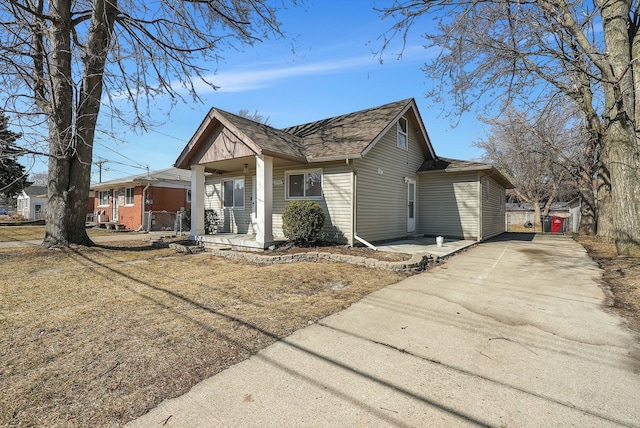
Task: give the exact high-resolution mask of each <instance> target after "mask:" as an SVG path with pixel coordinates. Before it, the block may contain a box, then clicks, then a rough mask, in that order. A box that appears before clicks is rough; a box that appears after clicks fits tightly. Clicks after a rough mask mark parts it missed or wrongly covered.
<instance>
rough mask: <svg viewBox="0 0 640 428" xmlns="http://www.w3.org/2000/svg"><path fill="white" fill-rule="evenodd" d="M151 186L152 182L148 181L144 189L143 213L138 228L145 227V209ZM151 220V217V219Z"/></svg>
mask: <svg viewBox="0 0 640 428" xmlns="http://www.w3.org/2000/svg"><path fill="white" fill-rule="evenodd" d="M149 187H151V183H147V186H146V187H145V188H144V189H142V215H141V216H140V228H139V229H138V230H142V229H143V228H144V209H145V208H146V205H147V189H149ZM149 221H151V219H149Z"/></svg>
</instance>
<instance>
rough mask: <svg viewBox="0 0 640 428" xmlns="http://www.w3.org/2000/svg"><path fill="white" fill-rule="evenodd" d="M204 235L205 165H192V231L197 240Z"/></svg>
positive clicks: (193, 238) (192, 235) (190, 235)
mask: <svg viewBox="0 0 640 428" xmlns="http://www.w3.org/2000/svg"><path fill="white" fill-rule="evenodd" d="M202 235H204V165H191V231H190V233H189V237H190V238H191V239H192V240H194V241H195V239H196V237H197V236H202Z"/></svg>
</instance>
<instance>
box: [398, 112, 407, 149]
mask: <svg viewBox="0 0 640 428" xmlns="http://www.w3.org/2000/svg"><path fill="white" fill-rule="evenodd" d="M398 148H400V149H403V150H407V119H405V118H404V117H401V118H400V119H398Z"/></svg>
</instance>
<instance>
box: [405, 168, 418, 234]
mask: <svg viewBox="0 0 640 428" xmlns="http://www.w3.org/2000/svg"><path fill="white" fill-rule="evenodd" d="M415 231H416V181H415V180H409V181H407V233H413V232H415Z"/></svg>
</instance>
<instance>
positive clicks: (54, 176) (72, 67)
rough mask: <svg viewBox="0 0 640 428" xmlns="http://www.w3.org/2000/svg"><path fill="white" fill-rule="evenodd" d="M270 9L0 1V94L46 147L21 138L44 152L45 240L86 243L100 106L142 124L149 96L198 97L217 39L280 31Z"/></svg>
mask: <svg viewBox="0 0 640 428" xmlns="http://www.w3.org/2000/svg"><path fill="white" fill-rule="evenodd" d="M293 1H294V2H295V0H293ZM276 12H277V10H276V9H275V7H274V6H272V3H271V2H269V1H268V0H202V1H197V0H187V1H182V0H159V1H157V2H152V3H148V2H144V1H135V0H125V1H121V0H49V1H46V2H45V1H44V0H7V1H3V2H1V3H0V85H1V86H2V87H3V88H4V91H3V93H2V94H1V95H0V102H2V105H3V107H4V108H5V109H6V111H7V113H9V114H12V115H14V116H15V117H18V118H19V119H20V120H21V121H22V123H23V127H25V128H28V129H32V130H37V129H42V130H43V131H44V134H46V139H45V140H46V142H47V147H45V148H41V147H39V146H37V145H32V146H23V147H22V149H23V151H24V152H30V153H37V154H43V155H45V156H48V159H49V168H48V169H49V171H48V174H49V177H48V201H47V214H46V224H47V226H46V236H45V240H44V245H45V246H55V245H68V244H69V243H76V244H84V245H91V244H92V242H91V240H90V239H89V237H88V236H87V234H86V231H85V228H84V222H85V210H86V208H85V207H86V199H87V196H88V193H89V185H90V172H91V163H92V157H93V144H94V138H95V132H96V126H97V123H98V117H99V113H100V110H101V108H102V107H105V106H106V107H107V108H109V109H110V110H111V114H112V115H113V116H114V117H115V118H116V119H122V120H127V121H129V119H130V123H132V124H133V125H136V126H142V127H145V126H146V125H147V123H148V120H149V118H150V117H152V116H153V115H152V113H153V112H152V108H151V106H152V104H151V102H150V100H152V99H153V98H154V97H157V96H163V95H168V96H169V97H171V99H172V100H174V102H175V101H176V100H181V99H182V100H184V99H185V98H193V99H196V100H197V99H198V85H200V84H201V82H204V84H206V85H209V86H211V87H215V86H214V84H213V83H212V82H208V81H207V79H206V77H205V76H206V72H207V71H208V70H207V68H208V66H211V65H214V66H215V64H216V60H217V59H218V57H219V55H221V53H222V52H223V51H224V49H225V48H229V47H235V46H237V45H238V44H252V43H254V42H257V41H260V40H261V39H262V38H265V37H268V36H277V37H279V36H282V33H281V31H280V26H279V23H278V22H277V21H276V16H275V14H276ZM127 109H129V110H130V111H126V110H127Z"/></svg>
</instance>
